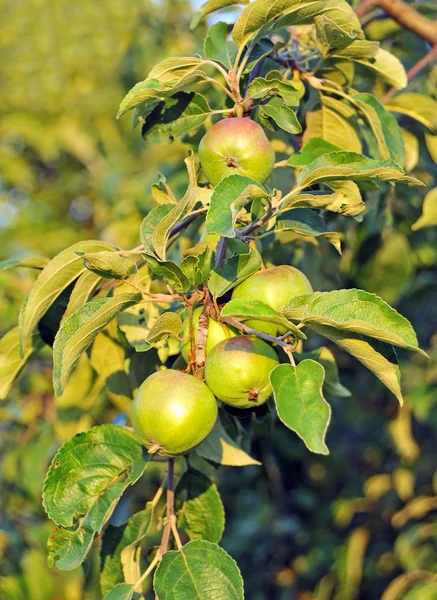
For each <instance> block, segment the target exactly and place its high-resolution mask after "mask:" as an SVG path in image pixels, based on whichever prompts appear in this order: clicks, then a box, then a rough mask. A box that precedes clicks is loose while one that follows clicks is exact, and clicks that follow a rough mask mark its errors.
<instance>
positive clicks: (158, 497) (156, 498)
mask: <svg viewBox="0 0 437 600" xmlns="http://www.w3.org/2000/svg"><path fill="white" fill-rule="evenodd" d="M166 483H167V475H165V477H164V479H163V480H162V481H161V485H160V486H159V488H158V490H157V492H156V494H155V495H154V496H153V500H152V502H151V506H152V509H153V508H155V507H156V506H157V504H158V502H159V501H160V500H161V497H162V494H163V493H164V488H165V484H166Z"/></svg>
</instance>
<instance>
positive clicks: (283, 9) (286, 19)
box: [232, 0, 363, 46]
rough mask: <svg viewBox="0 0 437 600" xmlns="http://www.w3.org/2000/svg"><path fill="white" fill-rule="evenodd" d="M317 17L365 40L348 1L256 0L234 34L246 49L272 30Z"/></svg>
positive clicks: (307, 21) (306, 22)
mask: <svg viewBox="0 0 437 600" xmlns="http://www.w3.org/2000/svg"><path fill="white" fill-rule="evenodd" d="M318 15H325V16H327V17H328V18H329V19H330V20H331V21H332V22H333V23H335V24H336V25H337V26H338V27H340V28H341V29H342V30H343V31H344V32H345V33H346V34H349V35H353V36H358V37H363V33H362V31H361V26H360V22H359V20H358V19H357V17H356V15H355V13H354V11H353V10H352V8H351V7H350V6H349V4H348V3H347V2H346V1H345V0H312V1H311V2H296V0H280V1H278V0H276V1H274V2H272V0H254V2H251V3H250V4H249V6H247V7H246V8H245V9H244V10H243V11H242V13H241V14H240V16H239V17H238V19H237V21H236V23H235V25H234V30H233V32H232V35H233V38H234V40H235V42H236V43H237V44H238V45H239V46H245V45H246V44H247V43H248V41H249V40H250V39H251V38H252V37H254V36H257V37H259V36H260V35H261V34H262V33H266V32H267V31H268V30H270V29H272V28H275V29H280V28H281V27H288V26H289V25H304V24H309V23H313V22H314V17H316V16H318Z"/></svg>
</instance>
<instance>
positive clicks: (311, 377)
mask: <svg viewBox="0 0 437 600" xmlns="http://www.w3.org/2000/svg"><path fill="white" fill-rule="evenodd" d="M324 378H325V369H324V368H323V367H322V365H321V364H319V363H317V362H315V361H314V360H303V361H302V362H300V363H299V364H298V365H297V367H295V366H294V365H285V364H284V365H278V366H277V367H275V368H274V369H273V371H272V372H271V373H270V382H271V384H272V388H273V394H274V397H275V403H276V409H277V411H278V417H279V418H280V419H281V421H282V422H283V423H284V425H286V426H287V427H288V428H289V429H291V430H292V431H294V432H295V433H297V435H298V436H299V437H300V438H301V439H302V440H303V441H304V442H305V445H306V447H307V448H308V449H309V450H311V452H316V453H317V454H329V450H328V448H327V447H326V444H325V435H326V430H327V429H328V425H329V421H330V419H331V407H330V406H329V404H328V403H327V402H326V400H325V398H324V397H323V393H322V387H323V381H324Z"/></svg>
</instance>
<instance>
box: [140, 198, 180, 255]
mask: <svg viewBox="0 0 437 600" xmlns="http://www.w3.org/2000/svg"><path fill="white" fill-rule="evenodd" d="M174 207H175V205H174V204H173V203H171V204H170V203H166V204H160V205H159V206H155V208H152V210H151V211H150V212H149V213H148V214H147V215H146V217H145V218H144V219H143V222H142V223H141V227H140V239H141V243H142V244H143V246H144V254H150V255H152V256H153V255H154V254H155V250H154V248H153V234H154V232H155V229H156V227H157V226H158V224H159V223H160V222H161V221H162V220H163V219H164V217H166V216H167V215H168V214H169V212H170V211H171V210H173V208H174Z"/></svg>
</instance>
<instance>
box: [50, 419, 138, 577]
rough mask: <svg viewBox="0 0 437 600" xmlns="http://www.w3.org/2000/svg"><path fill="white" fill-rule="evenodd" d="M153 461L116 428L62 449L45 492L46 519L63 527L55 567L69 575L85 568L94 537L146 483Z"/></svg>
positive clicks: (53, 546)
mask: <svg viewBox="0 0 437 600" xmlns="http://www.w3.org/2000/svg"><path fill="white" fill-rule="evenodd" d="M148 458H149V457H148V455H147V454H146V453H145V452H144V449H143V446H142V445H141V444H140V442H138V441H137V439H136V438H135V435H134V434H133V433H132V432H130V431H128V430H126V429H123V428H122V427H116V426H114V425H100V426H98V427H94V428H93V429H90V430H89V431H87V432H84V433H79V434H78V435H76V436H74V437H73V438H72V439H70V440H69V441H68V442H67V443H66V444H64V446H62V448H61V449H60V450H59V451H58V452H57V454H56V456H55V457H54V459H53V461H52V463H51V465H50V468H49V470H48V473H47V477H46V480H45V482H44V487H43V504H44V508H45V510H46V512H47V515H48V516H49V518H50V519H51V520H52V521H54V522H55V523H56V524H57V525H59V526H60V527H59V528H58V529H56V530H55V531H54V533H53V535H52V537H51V538H50V541H49V564H50V566H52V565H53V564H54V563H56V566H57V567H58V568H60V569H66V570H70V569H74V568H76V567H77V566H79V565H80V564H81V563H82V562H83V560H84V558H85V556H86V554H87V553H88V550H89V549H90V546H91V543H92V541H93V539H94V536H95V534H96V533H100V532H101V530H102V527H103V525H104V524H105V523H106V522H107V521H108V519H109V517H110V516H111V514H112V513H113V511H114V509H115V507H116V505H117V503H118V501H119V499H120V497H121V495H122V494H123V492H124V491H125V490H126V488H127V487H128V486H129V485H132V484H134V483H135V482H136V481H137V480H138V479H139V478H140V477H141V475H142V474H143V472H144V470H145V468H146V466H147V462H148ZM75 521H77V522H76V528H75V529H71V528H72V527H73V526H75ZM65 528H69V529H65Z"/></svg>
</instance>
